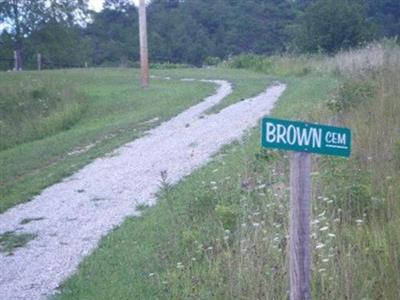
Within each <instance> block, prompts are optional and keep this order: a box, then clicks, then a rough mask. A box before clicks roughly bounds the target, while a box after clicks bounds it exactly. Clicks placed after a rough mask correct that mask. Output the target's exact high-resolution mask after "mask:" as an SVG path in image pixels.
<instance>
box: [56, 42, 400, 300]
mask: <svg viewBox="0 0 400 300" xmlns="http://www.w3.org/2000/svg"><path fill="white" fill-rule="evenodd" d="M374 51H377V53H378V55H377V54H376V53H374V54H371V53H373V52H374ZM382 51H383V52H382ZM371 57H373V58H374V59H376V60H375V61H374V60H371ZM380 58H382V60H381V61H380ZM283 59H284V63H283V64H280V63H279V62H278V63H277V65H276V66H275V67H278V71H281V72H276V73H280V74H279V75H281V76H282V75H283V74H285V73H286V74H290V73H294V74H296V75H297V76H285V77H284V78H282V80H284V81H286V82H287V83H288V84H289V86H288V90H287V91H286V92H285V94H284V96H283V97H282V99H280V101H279V102H278V105H277V107H276V108H275V110H274V112H273V114H274V116H276V117H285V118H296V119H307V120H313V121H321V122H328V123H335V124H340V125H344V126H348V127H351V128H352V130H353V132H354V137H355V139H354V153H353V156H352V157H351V158H350V159H349V160H346V159H340V158H331V157H316V158H315V160H314V170H313V183H314V184H313V186H314V191H313V214H312V215H313V216H312V218H313V220H312V243H313V262H312V263H313V281H312V285H313V286H312V291H313V298H315V299H335V300H336V299H354V300H356V299H357V300H358V299H397V297H398V287H399V286H400V276H399V274H400V263H399V262H400V259H399V257H400V252H399V249H400V230H399V228H400V223H399V222H400V221H399V220H400V218H399V215H400V204H399V201H398V200H399V196H398V195H400V190H399V186H400V184H399V183H400V178H399V175H398V174H399V172H398V171H399V168H400V146H399V145H400V141H399V136H398V132H400V131H399V130H400V123H399V118H398V116H399V115H400V111H399V110H400V105H399V102H398V99H399V97H400V90H399V85H398V82H399V81H400V78H399V74H400V72H399V69H400V51H399V49H398V48H395V49H391V48H390V47H389V48H385V47H378V49H376V48H374V47H372V48H371V47H369V48H367V49H363V50H359V51H352V52H349V53H341V54H339V55H338V56H337V57H334V58H327V59H326V60H324V61H323V62H321V61H318V62H315V61H311V63H310V64H309V63H308V62H307V61H306V62H305V61H304V58H301V60H300V63H298V62H297V65H296V60H295V58H283ZM288 60H289V61H293V62H294V63H287V61H288ZM343 61H347V62H348V63H346V64H344V63H343ZM365 61H368V65H367V67H366V65H365ZM304 65H305V66H306V67H307V68H309V69H310V71H307V72H303V71H301V72H299V73H297V72H293V68H295V69H296V68H297V70H302V69H303V68H304ZM282 66H283V67H282ZM298 67H299V68H298ZM315 67H318V69H317V68H315ZM275 70H276V69H275ZM321 70H324V71H321ZM329 74H332V75H329ZM287 162H288V160H287V156H286V154H285V153H281V152H275V151H264V150H261V149H260V145H259V133H258V130H253V131H251V132H249V134H248V135H247V136H246V138H245V139H244V140H243V142H240V143H234V144H232V145H230V146H228V147H226V148H225V149H223V150H222V151H221V152H220V154H219V155H217V156H216V157H215V160H214V162H213V163H211V164H209V165H207V166H206V167H204V168H202V169H200V170H198V171H197V172H195V173H194V174H193V175H191V176H189V177H187V178H185V179H184V180H183V181H182V182H180V183H179V184H178V185H176V186H174V187H169V186H168V185H165V184H163V192H162V193H160V197H159V202H158V204H157V205H156V206H155V207H152V208H147V209H145V210H144V212H143V214H142V216H141V217H137V218H131V219H128V220H127V221H126V222H124V223H123V224H122V225H121V226H120V227H119V228H117V229H116V230H115V231H114V232H112V233H111V234H109V235H108V236H106V237H105V238H104V239H103V240H102V242H101V244H100V246H99V248H98V249H97V250H96V251H95V252H94V253H93V254H92V255H91V256H89V257H88V258H87V259H86V260H85V261H84V262H83V263H82V264H81V266H80V268H79V271H78V273H77V274H76V275H74V276H73V277H71V278H70V279H69V280H67V281H66V282H65V283H64V284H63V286H62V288H61V294H60V295H58V296H57V297H55V298H56V299H58V300H60V299H62V300H67V299H69V300H72V299H92V298H95V299H287V297H288V278H287V257H286V253H287V252H286V251H287V244H288V236H287V233H288V219H287V217H288V210H289V208H288V201H289V199H288V197H289V195H288V165H287ZM142 209H144V208H142Z"/></svg>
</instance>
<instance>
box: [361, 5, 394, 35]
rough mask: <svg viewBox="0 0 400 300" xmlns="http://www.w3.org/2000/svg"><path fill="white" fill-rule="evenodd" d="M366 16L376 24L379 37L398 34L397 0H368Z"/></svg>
mask: <svg viewBox="0 0 400 300" xmlns="http://www.w3.org/2000/svg"><path fill="white" fill-rule="evenodd" d="M368 16H369V17H370V18H371V19H372V20H373V21H374V22H375V24H376V25H377V28H378V36H379V37H395V36H400V1H399V0H370V1H369V3H368Z"/></svg>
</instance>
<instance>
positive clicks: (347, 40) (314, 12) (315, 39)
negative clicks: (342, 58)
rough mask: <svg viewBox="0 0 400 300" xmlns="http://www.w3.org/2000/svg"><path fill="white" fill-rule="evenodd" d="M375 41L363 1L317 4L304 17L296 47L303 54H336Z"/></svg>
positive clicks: (322, 1) (332, 0)
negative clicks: (317, 52)
mask: <svg viewBox="0 0 400 300" xmlns="http://www.w3.org/2000/svg"><path fill="white" fill-rule="evenodd" d="M372 38H373V31H372V24H371V23H370V22H369V21H368V20H367V16H366V7H365V6H364V5H363V4H362V2H360V1H352V0H317V1H316V2H315V3H313V4H311V5H309V6H308V7H307V9H306V10H305V13H304V15H303V16H302V17H301V21H300V26H299V30H298V31H297V35H296V44H297V46H298V47H299V48H300V50H302V51H306V52H316V51H322V52H327V53H334V52H336V51H338V50H340V49H348V48H350V47H355V46H358V45H360V44H362V43H364V42H367V41H369V40H371V39H372Z"/></svg>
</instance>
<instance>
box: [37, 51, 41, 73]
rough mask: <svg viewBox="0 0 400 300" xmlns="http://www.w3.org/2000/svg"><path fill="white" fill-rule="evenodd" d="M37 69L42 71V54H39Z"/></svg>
mask: <svg viewBox="0 0 400 300" xmlns="http://www.w3.org/2000/svg"><path fill="white" fill-rule="evenodd" d="M37 69H38V71H40V70H42V54H41V53H38V54H37Z"/></svg>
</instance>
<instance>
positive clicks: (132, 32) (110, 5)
mask: <svg viewBox="0 0 400 300" xmlns="http://www.w3.org/2000/svg"><path fill="white" fill-rule="evenodd" d="M137 14H138V12H137V9H136V7H135V6H134V5H133V4H132V3H131V2H130V1H127V0H107V1H106V2H105V3H104V9H103V10H102V11H101V12H99V13H98V14H96V15H95V16H94V21H93V23H92V24H89V25H88V27H87V29H86V32H87V35H88V37H89V38H90V40H91V57H92V62H93V63H94V64H95V65H107V64H109V65H127V64H128V62H129V61H137V60H138V58H139V37H138V16H137Z"/></svg>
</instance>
